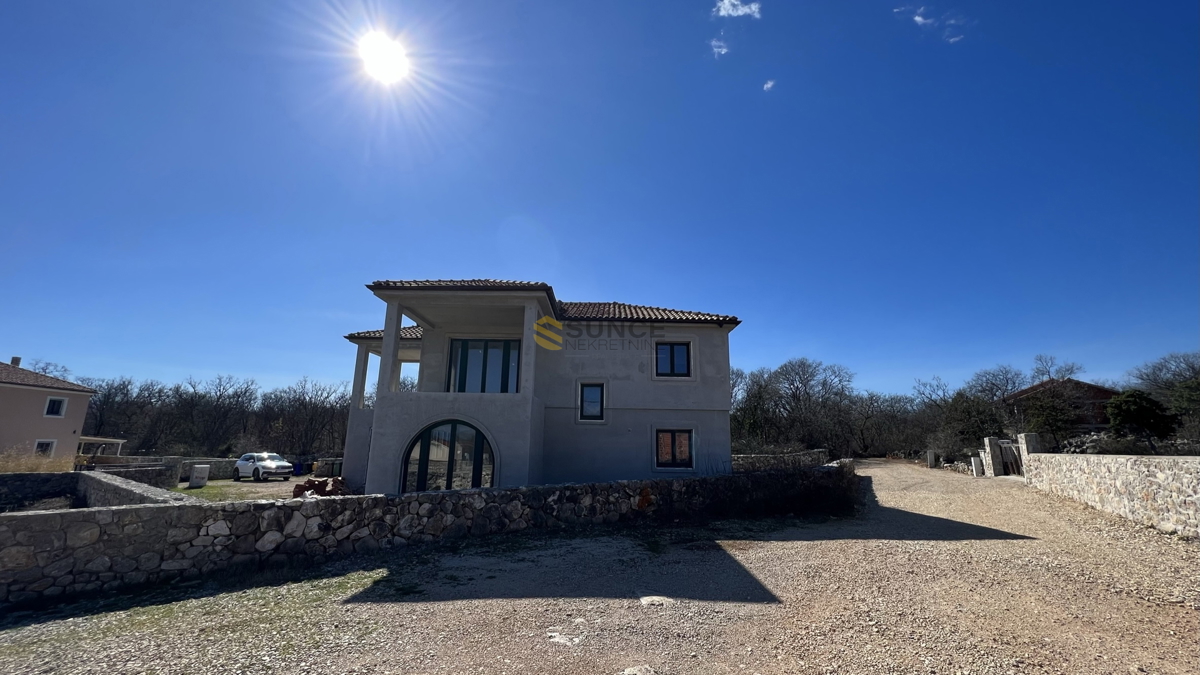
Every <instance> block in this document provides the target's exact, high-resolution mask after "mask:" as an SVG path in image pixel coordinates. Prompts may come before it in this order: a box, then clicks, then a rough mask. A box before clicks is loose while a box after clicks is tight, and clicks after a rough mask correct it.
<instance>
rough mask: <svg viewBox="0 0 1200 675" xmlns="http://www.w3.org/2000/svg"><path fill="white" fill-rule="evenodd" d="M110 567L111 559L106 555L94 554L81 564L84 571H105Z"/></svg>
mask: <svg viewBox="0 0 1200 675" xmlns="http://www.w3.org/2000/svg"><path fill="white" fill-rule="evenodd" d="M111 568H112V560H111V559H110V558H109V557H108V556H106V555H101V556H96V557H95V558H92V559H91V560H90V561H89V562H88V563H87V564H86V565H84V566H83V569H84V571H85V572H107V571H108V570H109V569H111Z"/></svg>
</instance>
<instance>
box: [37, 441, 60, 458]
mask: <svg viewBox="0 0 1200 675" xmlns="http://www.w3.org/2000/svg"><path fill="white" fill-rule="evenodd" d="M57 443H58V442H57V441H38V442H37V445H35V446H34V452H36V453H37V454H39V455H46V456H49V455H53V454H54V446H55V445H56V444H57Z"/></svg>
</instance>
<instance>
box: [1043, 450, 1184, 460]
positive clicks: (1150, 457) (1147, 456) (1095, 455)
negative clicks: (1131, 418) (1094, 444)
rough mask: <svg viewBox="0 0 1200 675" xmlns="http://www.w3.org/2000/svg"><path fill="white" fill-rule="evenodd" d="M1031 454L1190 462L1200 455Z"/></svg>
mask: <svg viewBox="0 0 1200 675" xmlns="http://www.w3.org/2000/svg"><path fill="white" fill-rule="evenodd" d="M1030 454H1032V455H1051V456H1054V457H1092V458H1097V459H1099V458H1102V457H1103V458H1107V459H1152V460H1167V459H1171V460H1174V459H1181V460H1187V461H1191V462H1200V455H1102V454H1099V453H1096V454H1092V453H1086V452H1033V453H1030Z"/></svg>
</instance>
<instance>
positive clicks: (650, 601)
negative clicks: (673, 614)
mask: <svg viewBox="0 0 1200 675" xmlns="http://www.w3.org/2000/svg"><path fill="white" fill-rule="evenodd" d="M673 604H675V601H674V600H672V599H671V598H668V597H666V596H665V595H647V596H645V597H643V598H642V606H643V607H665V606H666V605H673Z"/></svg>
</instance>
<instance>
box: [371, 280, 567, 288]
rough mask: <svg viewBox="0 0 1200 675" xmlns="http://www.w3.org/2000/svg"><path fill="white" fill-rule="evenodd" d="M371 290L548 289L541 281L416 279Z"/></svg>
mask: <svg viewBox="0 0 1200 675" xmlns="http://www.w3.org/2000/svg"><path fill="white" fill-rule="evenodd" d="M367 288H369V289H371V290H373V291H374V290H382V289H408V290H429V291H548V290H551V289H550V284H547V283H545V282H543V281H505V280H503V279H417V280H387V279H384V280H381V281H376V282H374V283H372V284H369V285H368V286H367Z"/></svg>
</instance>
